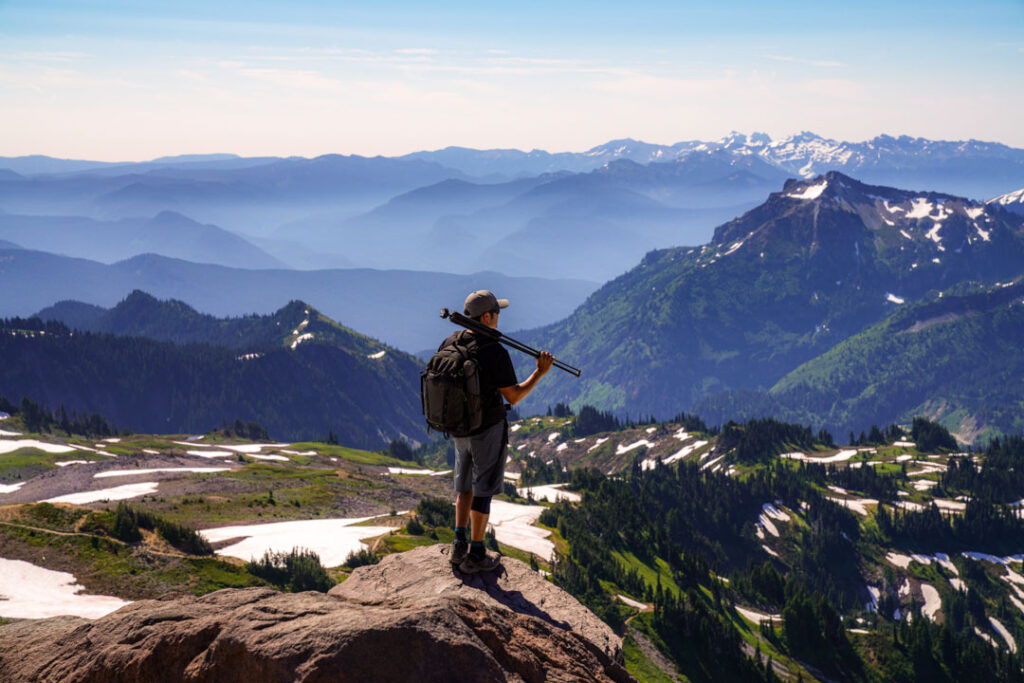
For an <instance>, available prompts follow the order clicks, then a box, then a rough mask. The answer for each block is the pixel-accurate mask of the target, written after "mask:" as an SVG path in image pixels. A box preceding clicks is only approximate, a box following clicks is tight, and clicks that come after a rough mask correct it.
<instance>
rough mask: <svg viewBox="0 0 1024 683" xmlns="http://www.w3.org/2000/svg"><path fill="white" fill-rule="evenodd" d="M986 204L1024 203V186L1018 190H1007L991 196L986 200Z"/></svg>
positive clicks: (1006, 204) (1007, 204)
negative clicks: (996, 195)
mask: <svg viewBox="0 0 1024 683" xmlns="http://www.w3.org/2000/svg"><path fill="white" fill-rule="evenodd" d="M986 203H987V204H1002V205H1003V206H1009V205H1011V204H1022V205H1024V188H1021V189H1020V190H1014V191H1013V192H1007V193H1006V194H1001V195H999V196H998V197H993V198H992V199H990V200H988V202H986Z"/></svg>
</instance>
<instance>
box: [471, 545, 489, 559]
mask: <svg viewBox="0 0 1024 683" xmlns="http://www.w3.org/2000/svg"><path fill="white" fill-rule="evenodd" d="M486 554H487V549H486V548H484V542H483V541H470V542H469V555H470V557H472V558H473V559H474V560H481V559H483V557H484V555H486Z"/></svg>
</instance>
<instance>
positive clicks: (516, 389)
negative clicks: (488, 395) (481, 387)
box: [499, 351, 555, 405]
mask: <svg viewBox="0 0 1024 683" xmlns="http://www.w3.org/2000/svg"><path fill="white" fill-rule="evenodd" d="M554 361H555V357H554V356H552V355H551V354H550V353H548V352H547V351H541V352H540V355H539V356H537V369H536V370H534V371H533V372H532V373H530V376H529V377H527V378H526V381H524V382H520V383H519V384H513V385H512V386H510V387H501V388H500V389H499V391H500V392H501V395H502V397H503V398H504V399H505V400H506V401H508V402H509V403H511V404H512V405H515V404H517V403H519V402H520V401H522V400H523V399H524V398H526V396H527V394H529V393H530V392H531V391H533V387H534V386H535V385H536V384H537V382H538V381H539V380H540V378H541V377H543V376H544V375H546V374H548V370H550V369H551V364H552V363H553V362H554Z"/></svg>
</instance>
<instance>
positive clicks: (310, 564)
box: [245, 548, 334, 593]
mask: <svg viewBox="0 0 1024 683" xmlns="http://www.w3.org/2000/svg"><path fill="white" fill-rule="evenodd" d="M245 570H246V571H247V572H249V573H250V574H252V575H253V576H258V577H259V578H261V579H263V580H264V581H266V582H267V583H271V584H273V585H275V586H277V587H278V588H280V589H281V590H285V591H289V592H292V593H298V592H301V591H320V592H321V593H326V592H327V591H329V590H330V589H331V586H333V585H334V582H333V581H332V580H331V577H330V576H328V575H327V570H326V569H324V566H323V565H322V564H320V556H319V555H317V554H316V553H315V552H313V551H312V550H306V549H305V548H292V550H291V552H287V553H279V552H274V551H273V550H268V551H267V552H265V553H263V558H262V559H261V560H259V561H257V560H250V561H249V562H247V563H246V565H245Z"/></svg>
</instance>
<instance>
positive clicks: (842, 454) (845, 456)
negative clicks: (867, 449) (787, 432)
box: [779, 448, 857, 463]
mask: <svg viewBox="0 0 1024 683" xmlns="http://www.w3.org/2000/svg"><path fill="white" fill-rule="evenodd" d="M855 455H857V449H855V448H854V449H848V450H845V451H839V452H838V453H836V454H835V455H828V456H825V457H823V458H816V457H811V456H808V455H804V454H803V453H783V454H782V455H780V456H779V457H780V458H786V459H788V460H803V461H805V462H816V463H829V462H844V461H846V460H849V459H850V458H852V457H853V456H855Z"/></svg>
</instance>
